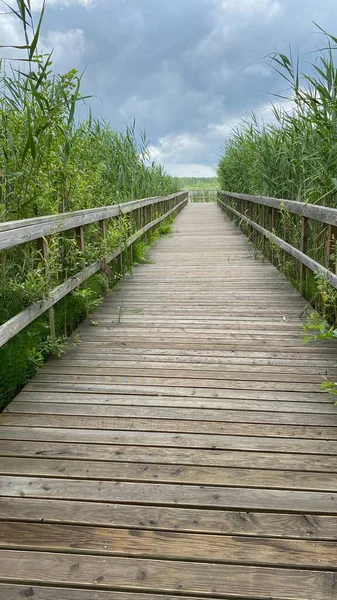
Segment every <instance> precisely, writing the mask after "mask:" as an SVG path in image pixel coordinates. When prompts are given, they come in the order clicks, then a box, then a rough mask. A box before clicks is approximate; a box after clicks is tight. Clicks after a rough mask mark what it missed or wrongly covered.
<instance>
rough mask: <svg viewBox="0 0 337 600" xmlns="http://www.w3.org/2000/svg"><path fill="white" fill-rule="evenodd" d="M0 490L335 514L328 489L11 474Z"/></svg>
mask: <svg viewBox="0 0 337 600" xmlns="http://www.w3.org/2000/svg"><path fill="white" fill-rule="evenodd" d="M0 492H1V494H2V495H3V496H9V497H10V496H13V497H20V496H21V497H22V496H24V497H27V498H51V499H57V498H59V499H60V500H69V499H73V500H79V499H86V500H91V501H93V502H111V501H112V502H122V503H130V502H131V503H132V502H135V499H136V501H137V503H141V504H162V505H167V506H169V505H174V506H192V507H195V508H198V507H204V508H205V507H210V508H214V507H217V508H218V509H219V508H227V509H233V508H235V509H236V510H240V509H244V510H271V511H275V510H276V511H277V510H278V509H279V508H280V506H282V510H283V511H287V512H295V513H298V512H308V513H311V512H312V513H318V514H337V494H336V493H331V492H307V491H306V492H302V491H291V490H274V489H273V490H269V489H265V488H261V489H259V488H236V487H217V486H203V485H201V486H197V485H181V484H176V485H172V484H165V483H163V484H154V483H132V482H120V481H118V482H110V481H93V480H87V481H82V480H76V479H66V480H63V479H60V480H59V479H52V478H48V477H16V476H2V477H1V479H0Z"/></svg>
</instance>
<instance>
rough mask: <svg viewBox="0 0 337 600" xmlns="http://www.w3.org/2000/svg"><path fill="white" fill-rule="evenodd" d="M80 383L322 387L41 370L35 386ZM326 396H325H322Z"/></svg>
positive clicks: (295, 389)
mask: <svg viewBox="0 0 337 600" xmlns="http://www.w3.org/2000/svg"><path fill="white" fill-rule="evenodd" d="M79 380H80V381H81V383H82V384H86V383H88V384H95V383H97V384H98V385H109V384H115V385H118V384H120V385H123V386H125V387H127V386H128V385H129V386H130V388H131V387H132V386H135V385H138V386H142V385H143V386H150V387H154V388H155V387H156V386H158V387H164V388H165V387H180V388H184V387H187V388H199V389H207V388H208V389H212V388H213V389H221V390H224V388H227V389H235V390H245V389H250V390H278V391H282V390H284V391H288V392H317V393H318V392H319V383H318V382H317V383H306V382H292V381H290V382H283V381H270V378H269V379H267V378H266V381H263V380H261V379H257V380H255V381H254V380H246V381H242V380H238V381H233V380H232V379H229V380H227V379H226V380H221V381H218V380H214V379H208V378H206V377H205V378H200V379H196V378H193V377H191V378H184V377H165V376H163V377H152V376H151V375H146V376H143V377H142V376H136V375H135V376H134V377H133V376H132V375H131V376H129V377H127V376H125V377H123V376H118V375H116V376H109V375H85V374H84V373H83V374H81V375H70V374H64V375H63V374H62V373H60V374H58V373H57V374H54V373H47V372H45V371H43V370H41V371H40V372H39V373H38V374H37V375H35V377H34V380H33V382H36V383H46V384H48V385H49V383H65V382H67V383H69V384H72V383H77V382H78V381H79ZM322 395H323V394H322Z"/></svg>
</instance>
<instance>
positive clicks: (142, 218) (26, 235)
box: [0, 192, 188, 347]
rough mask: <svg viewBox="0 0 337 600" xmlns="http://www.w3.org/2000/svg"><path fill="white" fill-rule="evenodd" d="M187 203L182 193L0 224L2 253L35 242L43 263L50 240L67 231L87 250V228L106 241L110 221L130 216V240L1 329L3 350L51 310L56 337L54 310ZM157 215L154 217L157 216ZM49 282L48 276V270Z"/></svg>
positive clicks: (186, 195)
mask: <svg viewBox="0 0 337 600" xmlns="http://www.w3.org/2000/svg"><path fill="white" fill-rule="evenodd" d="M187 202H188V192H179V193H177V194H171V195H170V196H157V197H153V198H144V199H142V200H134V201H131V202H126V203H125V204H116V205H112V206H105V207H101V208H97V209H96V208H93V209H88V210H80V211H75V212H69V213H62V214H59V215H50V216H43V217H36V218H33V219H24V220H22V221H9V222H7V223H1V224H0V250H5V249H9V248H14V247H16V246H18V245H20V244H24V243H27V242H31V241H34V240H36V241H37V245H38V248H39V249H40V252H41V254H42V256H43V257H44V259H45V260H46V259H47V257H48V237H49V236H51V235H55V234H59V233H62V232H64V231H68V230H74V233H75V239H76V242H77V246H78V249H79V250H80V251H81V252H84V249H85V225H88V224H91V223H99V224H100V234H101V236H102V239H103V240H104V237H105V231H106V224H107V222H108V220H109V219H111V218H117V219H118V218H119V217H121V216H123V215H128V214H129V215H130V216H131V221H132V222H131V227H130V237H129V238H128V239H127V240H126V241H125V242H124V243H123V246H120V247H118V248H116V249H114V250H113V252H111V253H110V254H108V255H107V256H104V258H103V257H101V258H98V259H97V260H96V261H95V262H93V263H91V264H90V265H88V266H86V267H85V268H84V269H82V270H81V271H79V272H78V273H76V274H75V275H73V276H72V277H69V278H68V279H66V280H65V281H64V282H63V283H61V284H60V285H59V286H57V287H55V288H54V289H52V290H51V291H50V293H49V294H48V296H47V297H45V298H43V299H41V301H39V302H35V303H34V304H31V305H30V306H28V307H27V308H25V309H24V310H22V311H21V312H20V313H18V314H16V315H15V316H14V317H12V318H11V319H9V320H8V321H6V322H5V323H3V324H2V325H1V326H0V347H1V346H3V345H4V344H5V343H6V342H8V341H9V340H10V339H11V338H13V337H14V336H15V335H16V334H17V333H19V332H20V331H22V330H23V329H24V328H25V327H27V326H28V325H29V324H30V323H32V322H33V321H34V320H35V319H37V318H38V317H40V316H41V315H43V314H44V313H45V312H46V311H48V310H49V324H50V333H51V335H52V337H54V336H55V325H54V314H53V306H54V305H55V304H56V303H57V302H59V300H61V299H62V298H64V297H65V296H67V294H69V293H70V292H71V291H73V290H75V289H76V288H78V287H79V285H80V284H81V283H83V282H84V281H85V280H86V279H88V278H89V277H91V276H92V275H94V274H95V273H97V272H98V271H100V270H102V269H103V270H104V269H105V267H106V265H107V263H110V262H111V261H112V260H114V259H116V258H117V257H118V256H120V255H122V253H123V252H124V251H125V250H126V248H129V247H132V244H134V242H136V241H137V240H138V239H139V238H140V237H142V236H143V235H144V234H146V232H148V231H149V230H150V229H152V228H153V227H156V226H157V225H158V224H159V223H160V222H161V221H163V220H164V219H167V218H168V217H170V216H171V215H173V214H174V213H175V212H177V211H179V210H181V209H182V208H183V207H184V206H185V204H186V203H187ZM154 213H155V214H154ZM46 278H48V273H47V270H46Z"/></svg>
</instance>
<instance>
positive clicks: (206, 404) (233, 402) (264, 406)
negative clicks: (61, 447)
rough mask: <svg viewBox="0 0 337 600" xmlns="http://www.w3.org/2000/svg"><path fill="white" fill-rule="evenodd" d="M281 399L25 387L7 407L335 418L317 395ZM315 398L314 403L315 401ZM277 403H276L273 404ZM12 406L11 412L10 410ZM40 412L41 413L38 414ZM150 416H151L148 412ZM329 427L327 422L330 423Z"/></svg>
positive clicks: (243, 394)
mask: <svg viewBox="0 0 337 600" xmlns="http://www.w3.org/2000/svg"><path fill="white" fill-rule="evenodd" d="M283 396H284V397H285V399H284V400H281V399H280V397H279V395H277V394H275V397H274V401H273V399H272V398H269V394H267V397H265V395H264V394H262V393H256V394H254V395H253V394H251V393H249V392H247V390H245V391H244V392H242V393H241V394H240V395H234V394H231V390H229V391H228V392H227V393H226V397H217V399H210V398H209V397H202V396H201V397H200V396H193V398H191V396H189V395H188V394H187V395H185V396H182V397H180V396H168V397H165V396H164V397H162V396H157V395H146V394H127V393H123V392H121V393H120V394H116V395H113V394H104V393H98V394H95V393H90V390H89V393H85V392H82V393H78V392H76V390H75V391H74V392H71V391H69V392H63V391H60V392H58V391H52V390H50V391H47V390H46V391H42V392H40V391H28V389H27V387H26V388H24V390H23V391H21V392H20V394H19V395H18V396H17V398H16V400H15V401H14V402H13V403H12V404H11V405H10V408H9V411H10V412H15V405H16V404H17V403H19V401H20V402H23V403H24V404H25V406H26V407H27V412H30V411H29V408H28V407H29V405H30V403H33V404H34V403H35V402H36V403H42V404H43V403H45V404H46V405H48V403H52V404H54V403H56V402H59V403H60V404H62V403H66V404H67V405H71V404H83V405H85V404H93V405H95V406H100V405H105V406H110V407H112V406H129V407H131V406H144V407H150V406H158V407H165V408H186V409H188V410H190V409H198V410H199V409H207V410H208V409H219V410H230V411H231V412H232V411H233V410H236V411H239V412H249V411H259V410H261V412H263V411H267V412H269V413H273V412H280V413H283V412H284V413H286V412H287V413H288V412H290V413H293V414H296V413H299V414H303V413H311V414H321V415H326V414H330V415H334V416H335V415H336V410H335V408H334V406H333V405H332V404H331V402H330V401H329V402H324V399H326V398H327V396H325V397H322V396H321V395H320V396H319V397H318V398H317V397H316V396H315V395H314V394H311V395H310V394H308V395H307V402H304V400H305V399H306V397H305V398H303V401H301V397H300V399H298V394H292V395H290V394H283ZM315 398H316V401H315ZM275 400H277V402H275ZM12 407H13V410H12ZM41 412H42V411H41ZM46 412H48V406H46ZM152 414H153V413H152ZM330 424H331V421H330Z"/></svg>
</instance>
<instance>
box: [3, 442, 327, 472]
mask: <svg viewBox="0 0 337 600" xmlns="http://www.w3.org/2000/svg"><path fill="white" fill-rule="evenodd" d="M0 456H32V457H39V456H42V457H47V458H48V457H49V458H69V459H71V460H73V459H77V460H85V461H87V460H90V459H92V460H99V461H102V460H105V461H119V462H124V461H130V462H134V463H137V462H147V463H161V464H174V465H180V464H185V465H200V466H203V465H210V466H213V467H237V468H242V467H245V468H246V467H251V466H252V465H254V466H253V467H252V468H254V469H270V470H277V469H279V470H285V471H287V470H290V471H302V472H305V471H318V472H320V473H324V472H326V473H335V472H336V471H337V463H336V458H335V457H334V456H329V455H320V454H290V453H284V452H279V453H278V452H272V453H268V452H257V451H254V452H245V451H243V450H225V451H223V450H214V449H213V450H207V449H201V450H200V449H196V448H192V449H189V448H174V449H173V448H172V447H158V446H136V445H135V446H131V447H130V446H124V445H118V444H115V445H110V446H109V445H107V444H76V446H74V444H72V443H71V442H69V443H67V442H41V441H34V442H30V441H23V442H21V441H18V440H3V441H1V440H0Z"/></svg>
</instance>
